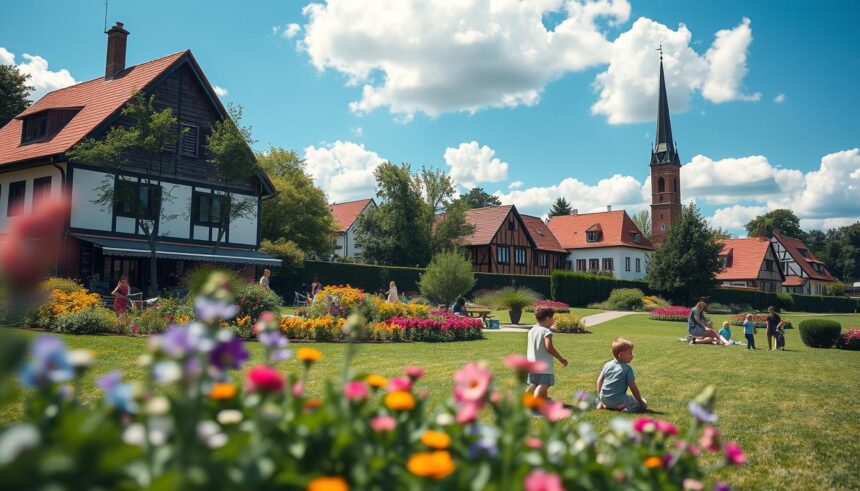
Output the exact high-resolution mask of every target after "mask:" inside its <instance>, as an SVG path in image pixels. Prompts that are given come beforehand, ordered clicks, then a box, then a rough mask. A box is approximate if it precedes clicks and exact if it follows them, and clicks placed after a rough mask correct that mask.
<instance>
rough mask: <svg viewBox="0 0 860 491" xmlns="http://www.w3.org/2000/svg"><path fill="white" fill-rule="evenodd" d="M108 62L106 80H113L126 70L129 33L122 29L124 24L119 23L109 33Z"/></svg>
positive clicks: (106, 64) (106, 63)
mask: <svg viewBox="0 0 860 491" xmlns="http://www.w3.org/2000/svg"><path fill="white" fill-rule="evenodd" d="M107 36H108V45H107V61H106V62H105V80H110V79H112V78H113V77H114V76H115V75H116V74H117V73H119V72H121V71H122V70H123V69H125V41H126V38H128V31H126V30H125V29H123V28H122V22H117V23H116V25H115V26H113V27H111V28H110V29H109V30H108V32H107Z"/></svg>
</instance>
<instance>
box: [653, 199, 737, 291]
mask: <svg viewBox="0 0 860 491" xmlns="http://www.w3.org/2000/svg"><path fill="white" fill-rule="evenodd" d="M721 249H722V245H720V243H719V242H718V241H717V239H716V238H715V237H714V234H713V233H712V232H711V230H709V229H708V224H707V223H706V222H705V219H704V218H703V217H702V214H701V213H700V212H699V210H698V208H696V205H695V204H690V205H689V206H685V207H684V208H683V209H682V210H681V215H680V216H679V217H678V219H677V220H676V221H675V223H673V224H672V226H670V227H669V230H667V232H666V236H665V238H664V240H663V244H662V245H661V246H660V247H659V248H657V250H656V251H654V254H653V255H652V256H651V261H650V262H649V263H648V272H647V274H646V277H645V278H646V280H647V281H648V285H649V286H650V287H651V288H653V289H655V290H659V291H662V292H665V293H666V294H667V295H669V296H670V297H671V298H673V299H675V300H679V301H688V300H692V299H694V298H696V297H699V296H702V295H705V294H706V293H707V291H708V289H709V288H711V287H713V286H715V285H716V281H715V280H714V275H715V274H716V273H717V272H719V271H720V269H721V266H720V263H719V261H718V259H717V256H718V255H719V253H720V250H721Z"/></svg>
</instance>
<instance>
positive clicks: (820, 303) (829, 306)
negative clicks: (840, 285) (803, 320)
mask: <svg viewBox="0 0 860 491" xmlns="http://www.w3.org/2000/svg"><path fill="white" fill-rule="evenodd" d="M792 297H794V308H795V310H797V311H798V312H846V313H851V312H857V311H858V310H860V300H856V299H853V298H850V297H825V296H821V295H792Z"/></svg>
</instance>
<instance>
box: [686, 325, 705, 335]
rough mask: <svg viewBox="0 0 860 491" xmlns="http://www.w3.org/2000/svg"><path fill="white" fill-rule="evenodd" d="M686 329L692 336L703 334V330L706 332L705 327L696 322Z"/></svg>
mask: <svg viewBox="0 0 860 491" xmlns="http://www.w3.org/2000/svg"><path fill="white" fill-rule="evenodd" d="M687 331H688V332H689V333H690V334H692V335H693V336H701V335H702V334H705V332H706V331H705V328H704V327H702V326H700V325H698V324H696V325H695V326H691V327H689V328H687Z"/></svg>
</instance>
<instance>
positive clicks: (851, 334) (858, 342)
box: [836, 329, 860, 351]
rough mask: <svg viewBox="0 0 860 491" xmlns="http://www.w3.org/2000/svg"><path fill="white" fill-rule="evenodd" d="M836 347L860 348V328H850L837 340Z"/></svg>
mask: <svg viewBox="0 0 860 491" xmlns="http://www.w3.org/2000/svg"><path fill="white" fill-rule="evenodd" d="M836 347H837V348H839V349H847V350H853V351H856V350H860V329H848V330H847V331H845V332H844V333H842V335H841V336H839V339H838V340H837V341H836Z"/></svg>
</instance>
